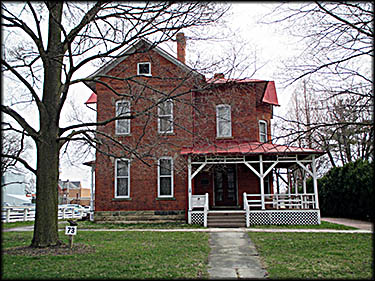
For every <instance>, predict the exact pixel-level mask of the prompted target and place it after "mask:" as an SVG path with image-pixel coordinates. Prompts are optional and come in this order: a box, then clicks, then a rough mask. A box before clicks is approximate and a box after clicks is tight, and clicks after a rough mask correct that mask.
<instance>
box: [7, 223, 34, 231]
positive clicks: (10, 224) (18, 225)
mask: <svg viewBox="0 0 375 281" xmlns="http://www.w3.org/2000/svg"><path fill="white" fill-rule="evenodd" d="M28 225H34V221H19V222H8V223H3V222H2V223H1V227H2V229H9V228H13V227H22V226H28Z"/></svg>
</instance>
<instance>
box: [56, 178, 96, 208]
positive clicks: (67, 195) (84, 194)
mask: <svg viewBox="0 0 375 281" xmlns="http://www.w3.org/2000/svg"><path fill="white" fill-rule="evenodd" d="M58 194H59V204H80V205H82V206H89V205H90V189H89V188H83V187H82V186H81V182H80V181H69V180H66V181H61V180H59V184H58Z"/></svg>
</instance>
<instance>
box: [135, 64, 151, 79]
mask: <svg viewBox="0 0 375 281" xmlns="http://www.w3.org/2000/svg"><path fill="white" fill-rule="evenodd" d="M141 64H148V66H149V69H150V73H146V74H145V73H139V66H140V65H141ZM151 73H152V72H151V62H146V61H145V62H139V63H137V75H142V76H152V74H151Z"/></svg>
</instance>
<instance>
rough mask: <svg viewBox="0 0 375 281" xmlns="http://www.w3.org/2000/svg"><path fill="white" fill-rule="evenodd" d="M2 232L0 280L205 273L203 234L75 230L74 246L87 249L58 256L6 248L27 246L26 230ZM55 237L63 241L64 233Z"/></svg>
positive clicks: (176, 276) (186, 276)
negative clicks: (14, 251)
mask: <svg viewBox="0 0 375 281" xmlns="http://www.w3.org/2000/svg"><path fill="white" fill-rule="evenodd" d="M2 234H3V235H2V246H3V255H2V269H3V270H2V271H3V272H2V279H62V278H63V279H83V278H87V279H115V278H116V279H151V278H152V279H181V278H183V279H189V278H208V275H207V268H206V267H207V257H208V253H209V250H210V248H209V245H208V237H209V234H207V233H200V232H150V231H149V232H126V231H121V232H79V231H78V234H77V235H76V236H75V238H74V245H75V246H79V247H81V248H82V249H83V250H85V249H87V248H89V249H88V250H89V251H83V250H82V251H81V250H80V251H77V250H74V249H73V252H72V254H69V251H68V253H66V251H65V254H58V255H57V254H56V252H54V251H51V252H50V253H44V254H41V255H40V254H39V255H30V253H22V252H20V253H18V254H17V255H14V253H13V254H10V253H7V251H8V249H9V248H10V247H17V246H27V245H29V244H30V241H31V238H32V232H3V233H2ZM60 238H61V239H62V240H63V241H64V242H65V243H68V238H67V236H65V235H60ZM83 246H85V247H83ZM79 247H78V248H79Z"/></svg>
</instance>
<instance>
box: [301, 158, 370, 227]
mask: <svg viewBox="0 0 375 281" xmlns="http://www.w3.org/2000/svg"><path fill="white" fill-rule="evenodd" d="M374 167H375V165H374V162H372V163H370V162H369V161H365V160H362V159H359V160H357V161H356V162H351V163H348V164H346V165H344V166H343V167H335V168H332V169H331V170H329V171H328V172H327V173H326V174H325V175H324V176H323V177H322V178H320V179H318V193H319V206H320V212H321V215H322V216H323V217H342V218H352V219H363V220H369V219H371V220H372V219H374V209H375V208H374V202H375V200H374ZM307 186H308V188H309V189H311V188H312V180H311V179H310V180H309V181H308V182H307Z"/></svg>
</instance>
